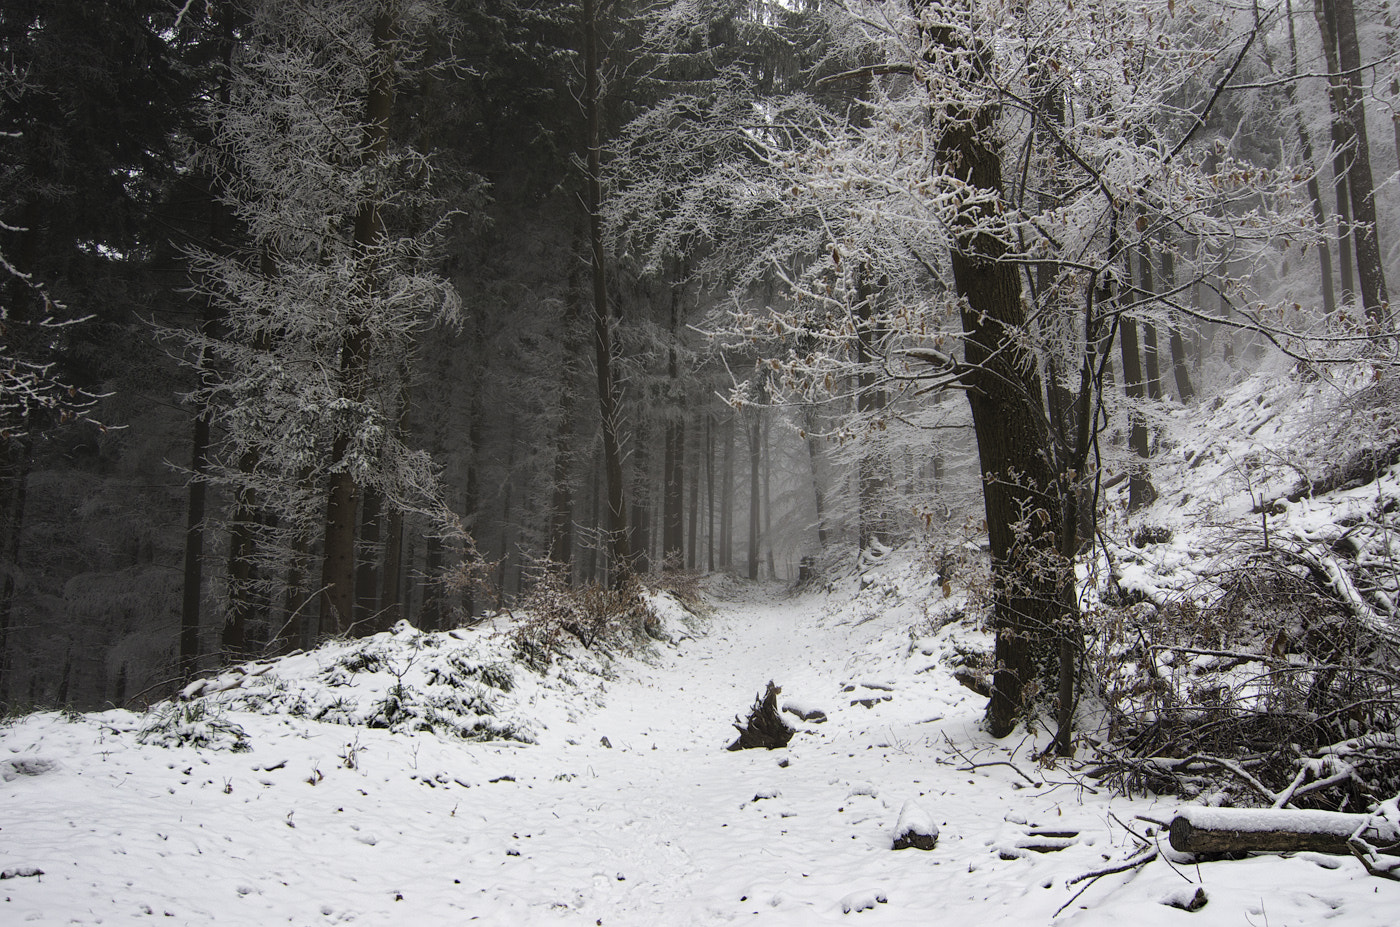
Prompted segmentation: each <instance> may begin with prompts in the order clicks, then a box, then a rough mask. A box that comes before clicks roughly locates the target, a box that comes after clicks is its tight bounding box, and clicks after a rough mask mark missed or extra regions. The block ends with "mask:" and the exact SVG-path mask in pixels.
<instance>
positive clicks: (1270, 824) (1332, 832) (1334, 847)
mask: <svg viewBox="0 0 1400 927" xmlns="http://www.w3.org/2000/svg"><path fill="white" fill-rule="evenodd" d="M1363 827H1364V828H1365V830H1364V831H1363V832H1362V834H1361V837H1362V839H1364V840H1365V841H1366V842H1367V843H1371V844H1374V845H1379V846H1381V847H1384V849H1382V852H1384V853H1389V854H1392V855H1400V829H1397V828H1396V825H1395V824H1394V823H1392V822H1390V821H1386V820H1380V819H1377V818H1375V817H1373V816H1371V815H1366V814H1342V813H1339V812H1335V811H1298V810H1294V809H1273V808H1198V807H1190V808H1182V809H1180V810H1179V811H1178V812H1177V814H1176V817H1175V818H1173V819H1172V823H1171V844H1172V849H1174V850H1178V851H1180V852H1182V853H1244V852H1248V851H1251V850H1253V851H1260V852H1266V853H1292V852H1297V851H1301V850H1312V851H1313V852H1317V853H1339V854H1349V853H1350V852H1351V850H1350V848H1349V847H1348V846H1347V839H1348V838H1349V837H1351V835H1352V834H1354V833H1356V832H1357V831H1358V830H1361V829H1362V828H1363Z"/></svg>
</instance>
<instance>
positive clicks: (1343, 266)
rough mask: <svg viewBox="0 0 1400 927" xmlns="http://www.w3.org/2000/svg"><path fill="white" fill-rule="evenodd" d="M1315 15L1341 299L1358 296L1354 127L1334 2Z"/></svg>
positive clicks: (1320, 4) (1321, 2)
mask: <svg viewBox="0 0 1400 927" xmlns="http://www.w3.org/2000/svg"><path fill="white" fill-rule="evenodd" d="M1313 13H1314V16H1315V18H1316V19H1317V27H1318V30H1319V31H1320V32H1321V33H1322V52H1323V55H1324V56H1325V58H1326V60H1327V74H1328V78H1327V83H1328V86H1329V88H1330V93H1329V95H1328V100H1329V102H1330V103H1331V107H1332V123H1331V125H1332V147H1333V155H1332V187H1333V190H1334V192H1335V195H1336V197H1337V223H1338V229H1337V250H1338V253H1339V259H1338V262H1337V263H1338V267H1339V269H1340V270H1341V274H1342V300H1343V301H1345V302H1349V301H1350V300H1351V299H1352V297H1354V296H1355V295H1356V262H1355V260H1354V259H1353V258H1352V251H1351V235H1352V203H1351V196H1350V194H1349V192H1348V189H1349V182H1348V175H1349V174H1350V172H1351V168H1350V165H1351V158H1352V155H1353V154H1354V153H1353V152H1352V148H1351V131H1352V130H1351V126H1350V124H1349V123H1348V122H1347V119H1346V96H1345V90H1344V88H1343V86H1342V74H1341V68H1342V66H1341V63H1340V61H1339V59H1338V56H1337V27H1336V10H1335V7H1334V6H1333V0H1316V2H1315V4H1314V6H1313Z"/></svg>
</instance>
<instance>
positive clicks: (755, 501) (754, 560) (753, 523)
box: [749, 409, 763, 579]
mask: <svg viewBox="0 0 1400 927" xmlns="http://www.w3.org/2000/svg"><path fill="white" fill-rule="evenodd" d="M762 446H763V428H762V422H761V421H760V417H759V412H758V410H757V409H755V410H754V411H753V412H752V413H750V418H749V579H758V526H759V521H758V519H759V514H760V513H759V500H760V496H759V491H760V488H759V484H758V476H759V466H760V464H761V459H762V456H763V450H762Z"/></svg>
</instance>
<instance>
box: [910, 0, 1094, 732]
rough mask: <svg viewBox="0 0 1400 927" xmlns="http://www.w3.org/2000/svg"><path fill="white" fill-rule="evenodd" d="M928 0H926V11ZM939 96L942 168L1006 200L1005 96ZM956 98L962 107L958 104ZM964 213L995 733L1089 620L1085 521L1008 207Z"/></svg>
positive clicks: (959, 38)
mask: <svg viewBox="0 0 1400 927" xmlns="http://www.w3.org/2000/svg"><path fill="white" fill-rule="evenodd" d="M923 3H924V0H914V4H915V8H916V9H922V8H923ZM926 30H927V32H926V38H927V40H928V41H929V44H930V47H932V48H937V47H940V46H941V47H942V48H945V49H947V50H948V51H950V52H951V53H952V54H953V55H954V56H955V57H957V56H967V58H968V60H969V61H970V65H971V67H972V69H973V72H974V76H975V77H984V76H985V71H986V62H985V57H984V56H985V55H986V54H987V51H986V49H983V48H981V47H976V46H974V47H968V44H967V43H968V38H967V37H966V36H965V35H964V34H963V33H961V32H960V31H958V30H957V29H956V28H954V27H952V26H945V25H943V24H930V25H928V26H926ZM930 102H931V105H933V106H934V107H936V108H937V111H936V112H935V114H934V124H935V125H936V126H938V127H939V135H938V136H937V137H936V138H935V145H936V153H937V159H938V165H937V167H938V169H939V170H940V171H942V172H944V173H946V174H948V175H951V176H953V177H956V178H957V180H958V181H960V182H962V183H964V184H967V185H969V186H970V187H971V188H972V189H974V190H979V191H985V192H986V193H987V194H990V196H991V197H993V198H995V200H996V201H999V200H1000V198H1001V196H1002V194H1003V185H1002V164H1001V155H1000V152H999V150H998V149H997V148H995V147H993V146H994V144H995V143H994V142H993V141H991V140H992V138H993V137H994V133H993V131H992V128H993V126H994V125H995V124H996V121H997V115H998V111H997V108H996V106H995V105H992V104H981V105H978V106H975V107H973V106H971V105H962V106H959V105H958V104H950V103H947V102H945V101H930ZM950 106H951V107H954V108H956V109H957V110H958V111H957V112H954V113H951V114H950V113H948V111H947V107H950ZM954 222H955V226H954V229H953V231H954V234H955V236H956V239H955V246H954V249H953V253H952V268H953V279H954V282H955V285H956V287H957V292H958V295H959V296H960V297H962V298H963V301H964V302H963V309H962V323H963V332H964V339H965V340H964V345H965V347H964V353H965V358H966V362H967V364H968V366H969V370H968V372H967V374H966V378H965V379H966V385H967V387H968V391H967V394H968V402H969V404H970V405H971V408H972V421H973V428H974V431H975V433H976V435H977V450H978V455H979V458H980V462H981V470H982V478H983V480H982V482H983V502H984V506H985V509H986V515H987V531H988V540H989V542H990V547H991V561H992V586H993V626H994V628H995V631H996V653H995V665H996V670H995V672H994V674H993V678H992V695H991V698H990V701H989V703H988V706H987V726H988V730H989V731H990V732H991V734H992V736H994V737H1004V736H1006V735H1007V734H1009V733H1011V731H1012V730H1013V729H1014V728H1015V726H1016V722H1017V719H1018V718H1019V717H1021V716H1022V714H1023V713H1024V712H1025V711H1026V709H1027V707H1028V705H1029V702H1030V700H1031V699H1032V698H1033V693H1034V690H1035V686H1036V682H1037V679H1038V677H1041V676H1043V675H1050V674H1049V673H1042V672H1040V671H1041V670H1042V669H1044V668H1048V667H1052V666H1053V665H1054V663H1055V662H1056V657H1055V654H1054V652H1053V648H1051V647H1050V641H1051V640H1052V639H1053V638H1054V637H1055V636H1057V635H1059V634H1060V633H1062V626H1064V625H1068V624H1073V623H1077V618H1078V615H1077V608H1076V606H1075V598H1074V583H1073V579H1074V574H1073V569H1072V567H1071V564H1070V563H1068V562H1067V561H1066V560H1065V558H1064V557H1063V556H1062V555H1061V553H1060V550H1059V547H1060V544H1061V542H1062V540H1063V538H1062V534H1063V532H1064V531H1066V530H1073V526H1072V525H1065V524H1063V505H1062V503H1061V501H1060V500H1059V498H1058V497H1059V494H1060V493H1061V492H1062V491H1063V486H1062V485H1061V483H1060V480H1059V475H1058V474H1057V473H1056V472H1055V470H1054V468H1053V467H1052V466H1051V454H1052V448H1051V447H1050V436H1049V434H1048V432H1047V431H1046V428H1045V413H1044V409H1043V407H1042V406H1043V399H1042V397H1043V396H1044V388H1043V386H1042V384H1041V383H1040V377H1039V375H1038V374H1037V372H1036V371H1037V369H1038V368H1037V366H1036V364H1035V363H1034V359H1033V358H1030V357H1026V356H1025V354H1024V350H1023V349H1022V348H1020V347H1019V344H1020V342H1019V339H1018V338H1017V337H1016V332H1017V331H1018V330H1019V329H1020V328H1021V327H1022V326H1023V325H1024V324H1025V322H1026V309H1025V304H1024V302H1023V300H1022V298H1021V278H1020V272H1019V270H1018V269H1017V266H1016V265H1015V264H1013V263H1011V262H1008V261H1002V260H1001V258H1002V257H1003V256H1004V255H1005V254H1006V252H1007V250H1008V245H1007V236H1009V235H1010V234H1011V233H1010V231H1009V229H1007V228H1005V226H1004V224H1003V221H1002V220H1001V219H1000V216H999V210H997V209H995V208H993V207H989V206H987V205H978V204H977V203H975V202H974V203H973V204H969V205H968V206H966V207H965V208H964V209H963V210H962V211H961V213H960V214H959V215H958V216H956V218H955V220H954ZM1047 503H1048V504H1047Z"/></svg>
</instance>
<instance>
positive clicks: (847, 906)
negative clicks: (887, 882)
mask: <svg viewBox="0 0 1400 927" xmlns="http://www.w3.org/2000/svg"><path fill="white" fill-rule="evenodd" d="M887 901H889V898H887V897H885V893H884V892H882V891H879V890H877V889H866V890H865V891H859V892H851V893H850V894H849V895H847V896H846V897H845V898H842V899H841V913H842V914H851V913H854V912H856V911H870V910H873V909H874V907H875V906H876V905H877V904H885V903H886V902H887Z"/></svg>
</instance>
